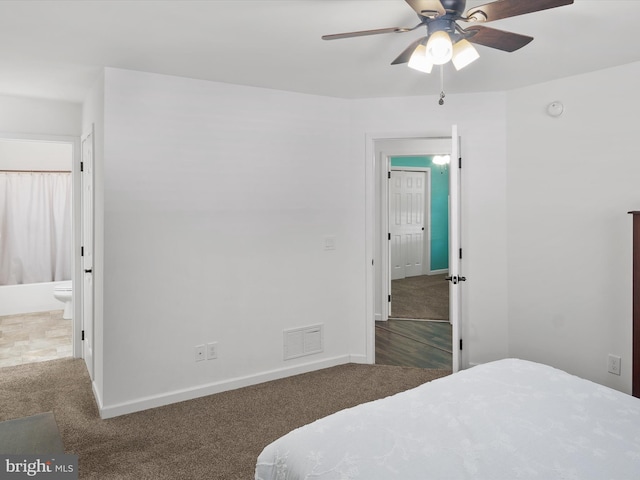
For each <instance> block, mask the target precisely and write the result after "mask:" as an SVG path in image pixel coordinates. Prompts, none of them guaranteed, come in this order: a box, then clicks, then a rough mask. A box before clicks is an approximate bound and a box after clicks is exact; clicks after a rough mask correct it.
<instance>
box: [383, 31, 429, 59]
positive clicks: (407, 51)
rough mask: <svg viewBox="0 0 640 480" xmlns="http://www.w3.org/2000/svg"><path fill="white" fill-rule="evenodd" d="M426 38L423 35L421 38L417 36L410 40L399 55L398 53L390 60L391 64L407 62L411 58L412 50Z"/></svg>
mask: <svg viewBox="0 0 640 480" xmlns="http://www.w3.org/2000/svg"><path fill="white" fill-rule="evenodd" d="M427 38H428V37H423V38H419V39H418V40H416V41H415V42H411V45H409V46H408V47H407V48H405V50H404V51H403V52H402V53H401V54H400V55H398V57H397V58H396V59H395V60H394V61H393V62H391V65H398V64H400V63H407V62H408V61H409V59H410V58H411V55H412V54H413V51H414V50H415V49H416V47H417V46H418V45H420V44H421V43H422V42H424V41H425V40H426V39H427Z"/></svg>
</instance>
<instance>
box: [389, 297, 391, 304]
mask: <svg viewBox="0 0 640 480" xmlns="http://www.w3.org/2000/svg"><path fill="white" fill-rule="evenodd" d="M389 303H391V295H389Z"/></svg>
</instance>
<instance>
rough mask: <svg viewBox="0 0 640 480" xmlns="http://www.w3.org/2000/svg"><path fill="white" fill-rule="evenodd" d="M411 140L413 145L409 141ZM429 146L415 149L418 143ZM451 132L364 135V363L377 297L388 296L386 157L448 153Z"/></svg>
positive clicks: (370, 357)
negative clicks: (384, 240)
mask: <svg viewBox="0 0 640 480" xmlns="http://www.w3.org/2000/svg"><path fill="white" fill-rule="evenodd" d="M412 141H413V142H412ZM424 141H427V142H430V145H429V146H427V147H426V148H425V146H424V145H423V146H420V145H418V146H416V145H415V143H418V142H424ZM450 150H451V130H449V131H445V132H442V133H440V134H429V133H426V132H420V133H414V134H397V133H395V134H384V133H378V134H366V144H365V158H366V165H365V208H366V218H365V235H366V238H365V259H366V265H367V269H366V307H365V314H366V325H365V335H366V350H365V352H366V361H367V362H368V363H374V362H375V321H376V309H377V304H376V302H377V298H380V299H382V298H386V296H388V294H389V288H390V287H389V285H388V284H389V276H390V272H389V268H390V267H389V252H388V248H382V245H383V241H382V236H383V234H384V235H385V238H386V232H388V231H389V227H388V208H387V209H385V208H382V206H383V205H388V188H387V186H386V183H387V181H388V178H387V175H388V174H387V172H388V171H389V168H390V165H389V157H391V156H403V155H432V154H433V155H435V154H442V153H450ZM388 310H389V309H388V303H387V302H382V304H381V312H380V313H381V318H380V319H381V320H386V319H387V318H388V313H389V312H388Z"/></svg>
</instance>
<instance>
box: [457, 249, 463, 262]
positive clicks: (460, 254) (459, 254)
mask: <svg viewBox="0 0 640 480" xmlns="http://www.w3.org/2000/svg"><path fill="white" fill-rule="evenodd" d="M458 258H459V259H460V260H462V249H460V250H459V251H458Z"/></svg>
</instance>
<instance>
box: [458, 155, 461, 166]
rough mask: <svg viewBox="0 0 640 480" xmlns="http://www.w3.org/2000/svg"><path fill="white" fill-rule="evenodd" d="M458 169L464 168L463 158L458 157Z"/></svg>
mask: <svg viewBox="0 0 640 480" xmlns="http://www.w3.org/2000/svg"><path fill="white" fill-rule="evenodd" d="M458 168H462V157H458Z"/></svg>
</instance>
